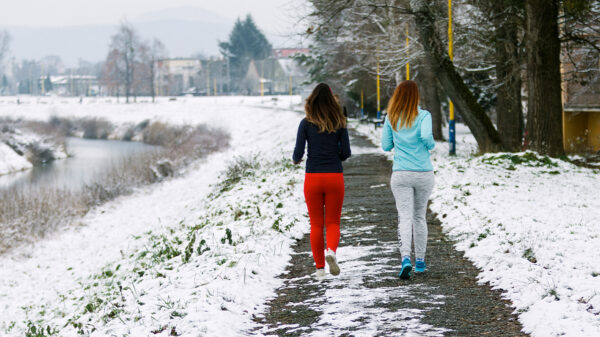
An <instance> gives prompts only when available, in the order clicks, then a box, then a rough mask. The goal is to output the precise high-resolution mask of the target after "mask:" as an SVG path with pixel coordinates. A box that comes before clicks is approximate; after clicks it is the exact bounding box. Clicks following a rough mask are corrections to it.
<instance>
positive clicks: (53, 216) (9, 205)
mask: <svg viewBox="0 0 600 337" xmlns="http://www.w3.org/2000/svg"><path fill="white" fill-rule="evenodd" d="M154 124H155V123H152V124H150V125H149V127H152V125H154ZM61 125H63V124H62V123H61ZM170 128H171V127H170V126H168V125H165V124H162V123H160V124H157V125H156V126H154V128H153V129H152V130H153V132H154V134H153V136H156V137H158V138H154V139H155V140H156V139H162V141H166V142H167V144H168V145H167V146H163V147H161V148H160V150H157V151H150V152H146V153H142V154H139V155H135V156H131V157H128V158H127V159H124V160H121V161H119V162H115V163H113V165H111V166H110V168H109V169H108V170H107V171H106V172H105V173H104V174H102V175H101V176H100V177H99V178H98V179H97V180H96V182H95V183H92V184H90V185H88V186H85V187H84V188H83V189H80V190H75V191H72V190H67V189H40V188H34V187H23V186H20V187H13V188H9V189H4V190H0V254H2V253H4V252H6V251H7V250H9V249H11V248H14V247H16V246H18V245H20V244H23V243H27V242H34V241H36V240H38V239H39V238H42V237H44V236H46V235H47V234H48V233H51V232H52V231H55V230H56V229H57V228H60V227H64V226H68V225H70V224H72V223H73V222H74V221H76V220H77V219H78V218H80V217H82V216H83V215H85V214H86V213H87V212H88V211H89V210H90V209H92V208H93V207H95V206H98V205H101V204H103V203H105V202H107V201H110V200H113V199H115V198H117V197H119V196H122V195H127V194H130V193H132V192H133V191H134V190H135V189H136V188H139V187H141V186H145V185H149V184H152V183H156V182H158V181H161V180H163V179H165V178H168V177H169V176H172V175H175V176H176V175H178V172H180V171H182V168H184V167H185V166H186V165H188V164H190V163H191V162H193V161H194V160H196V159H198V158H201V157H203V156H205V155H207V154H209V153H211V152H214V151H218V150H220V149H222V148H224V147H227V146H228V145H229V135H228V134H226V133H224V132H223V131H221V130H218V129H212V128H209V127H206V126H203V125H201V126H197V127H186V128H182V127H175V128H174V129H175V130H170ZM159 129H160V130H163V131H164V132H165V133H166V134H167V135H169V137H167V138H160V137H159V135H158V131H157V130H159Z"/></svg>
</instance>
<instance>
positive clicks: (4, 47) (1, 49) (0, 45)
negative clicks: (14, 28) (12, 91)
mask: <svg viewBox="0 0 600 337" xmlns="http://www.w3.org/2000/svg"><path fill="white" fill-rule="evenodd" d="M9 46H10V34H9V33H8V31H6V30H3V31H0V74H3V73H4V69H3V68H4V58H5V57H6V54H7V53H8V48H9Z"/></svg>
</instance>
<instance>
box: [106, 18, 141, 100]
mask: <svg viewBox="0 0 600 337" xmlns="http://www.w3.org/2000/svg"><path fill="white" fill-rule="evenodd" d="M139 44H140V41H139V37H138V34H137V32H136V31H135V29H134V28H133V27H132V26H131V25H130V24H129V23H128V22H126V21H124V22H122V23H121V25H120V26H119V28H118V31H117V33H116V34H115V35H113V36H112V37H111V43H110V49H111V50H113V51H116V52H117V53H118V55H119V58H118V64H117V67H116V70H117V71H118V72H119V77H120V79H121V81H122V83H123V84H124V88H125V101H126V102H127V103H129V97H130V96H131V95H132V89H133V84H134V76H135V63H136V62H137V56H138V55H137V51H138V48H139Z"/></svg>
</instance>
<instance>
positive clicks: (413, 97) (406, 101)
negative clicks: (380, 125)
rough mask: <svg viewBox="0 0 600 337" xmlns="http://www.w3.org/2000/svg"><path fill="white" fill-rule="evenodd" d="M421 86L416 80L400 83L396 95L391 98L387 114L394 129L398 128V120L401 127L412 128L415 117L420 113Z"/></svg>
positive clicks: (395, 91)
mask: <svg viewBox="0 0 600 337" xmlns="http://www.w3.org/2000/svg"><path fill="white" fill-rule="evenodd" d="M418 106H419V88H418V87H417V83H416V82H414V81H404V82H402V83H400V84H399V85H398V86H397V87H396V90H394V95H392V98H390V101H389V103H388V106H387V114H388V118H389V120H390V124H391V125H392V129H394V131H398V130H396V127H397V125H398V120H400V128H401V129H402V128H403V127H406V128H411V127H412V125H413V122H414V121H415V118H417V115H418V114H419V109H418Z"/></svg>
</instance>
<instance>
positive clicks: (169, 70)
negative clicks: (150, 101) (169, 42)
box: [154, 58, 203, 96]
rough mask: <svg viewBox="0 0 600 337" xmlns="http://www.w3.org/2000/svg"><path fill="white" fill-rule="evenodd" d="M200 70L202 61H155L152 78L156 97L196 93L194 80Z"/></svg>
mask: <svg viewBox="0 0 600 337" xmlns="http://www.w3.org/2000/svg"><path fill="white" fill-rule="evenodd" d="M202 69H203V68H202V60H200V59H195V58H175V59H164V60H159V61H157V62H156V74H155V76H154V78H155V81H156V82H155V83H156V92H157V95H159V96H160V95H166V96H170V95H183V94H187V93H194V92H196V86H197V83H196V80H197V78H198V76H199V75H200V74H201V72H202Z"/></svg>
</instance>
